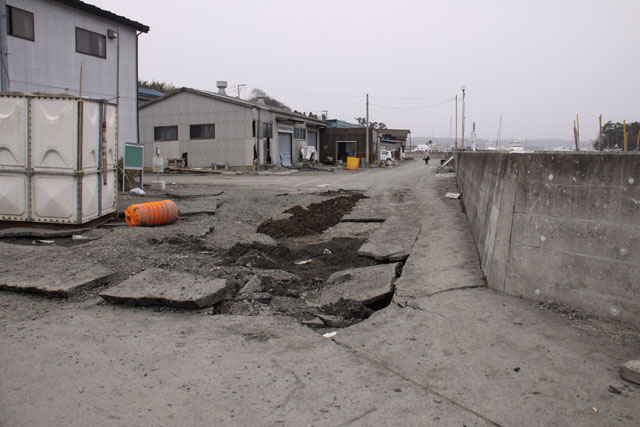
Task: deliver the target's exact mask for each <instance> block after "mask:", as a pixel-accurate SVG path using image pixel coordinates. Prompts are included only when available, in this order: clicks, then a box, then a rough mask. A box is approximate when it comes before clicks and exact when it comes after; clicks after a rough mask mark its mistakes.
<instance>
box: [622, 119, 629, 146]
mask: <svg viewBox="0 0 640 427" xmlns="http://www.w3.org/2000/svg"><path fill="white" fill-rule="evenodd" d="M622 136H623V137H624V151H627V149H628V148H629V135H628V134H627V121H626V120H623V121H622Z"/></svg>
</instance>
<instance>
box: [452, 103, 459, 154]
mask: <svg viewBox="0 0 640 427" xmlns="http://www.w3.org/2000/svg"><path fill="white" fill-rule="evenodd" d="M453 151H454V152H456V151H458V95H456V139H455V141H454V145H453Z"/></svg>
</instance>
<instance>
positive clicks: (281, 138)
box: [278, 133, 291, 166]
mask: <svg viewBox="0 0 640 427" xmlns="http://www.w3.org/2000/svg"><path fill="white" fill-rule="evenodd" d="M278 157H279V159H278V163H279V164H280V165H281V166H291V134H290V133H278Z"/></svg>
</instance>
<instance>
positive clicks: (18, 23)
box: [7, 5, 36, 41]
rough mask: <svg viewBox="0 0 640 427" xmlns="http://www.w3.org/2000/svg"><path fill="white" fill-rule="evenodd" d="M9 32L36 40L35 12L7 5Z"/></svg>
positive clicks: (12, 34)
mask: <svg viewBox="0 0 640 427" xmlns="http://www.w3.org/2000/svg"><path fill="white" fill-rule="evenodd" d="M7 34H9V35H10V36H14V37H20V38H21V39H26V40H31V41H34V40H35V39H36V37H35V31H34V29H33V13H31V12H27V11H26V10H22V9H18V8H17V7H13V6H8V5H7Z"/></svg>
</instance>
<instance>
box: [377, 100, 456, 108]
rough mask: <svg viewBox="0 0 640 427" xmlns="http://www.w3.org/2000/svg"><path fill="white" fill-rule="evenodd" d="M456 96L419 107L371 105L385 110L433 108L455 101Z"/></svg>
mask: <svg viewBox="0 0 640 427" xmlns="http://www.w3.org/2000/svg"><path fill="white" fill-rule="evenodd" d="M454 100H455V98H449V99H447V100H445V101H441V102H437V103H435V104H431V105H422V106H419V107H389V106H386V105H378V104H371V103H370V104H369V105H373V106H374V107H378V108H384V109H385V110H422V109H425V108H433V107H437V106H438V105H442V104H446V103H448V102H451V101H454Z"/></svg>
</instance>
